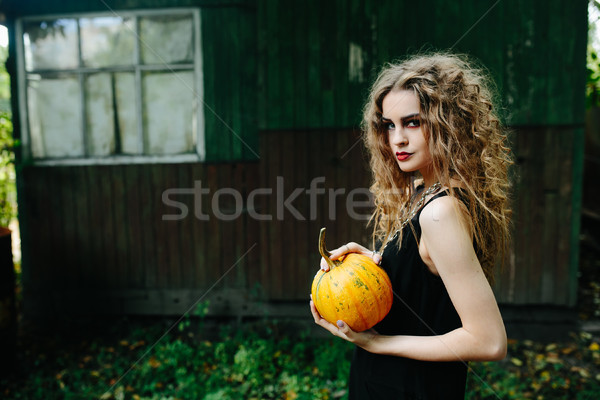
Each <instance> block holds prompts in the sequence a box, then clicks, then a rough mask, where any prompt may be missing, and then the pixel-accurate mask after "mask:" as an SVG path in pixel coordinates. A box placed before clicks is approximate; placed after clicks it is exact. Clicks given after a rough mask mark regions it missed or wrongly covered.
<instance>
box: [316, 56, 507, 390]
mask: <svg viewBox="0 0 600 400" xmlns="http://www.w3.org/2000/svg"><path fill="white" fill-rule="evenodd" d="M363 130H364V139H365V144H366V147H367V149H368V152H369V154H370V165H371V169H372V172H373V184H372V186H371V191H372V193H373V195H374V198H375V211H374V213H373V216H372V219H371V222H372V223H373V225H374V231H373V243H374V244H375V243H377V244H379V246H378V247H377V249H376V250H377V251H375V250H370V249H367V248H366V247H363V246H361V245H359V244H357V243H347V244H345V245H343V246H342V247H340V248H338V249H336V250H334V251H333V252H332V253H333V255H332V258H334V259H335V258H339V257H341V256H343V255H344V254H346V253H350V252H357V253H362V254H365V255H369V256H371V257H372V258H373V260H374V261H375V262H376V263H378V264H380V265H381V267H382V268H384V269H385V271H386V272H387V273H388V275H389V277H390V279H391V281H392V287H393V291H394V303H393V305H392V309H391V311H390V312H389V314H388V315H387V316H386V317H385V318H384V319H383V320H382V321H381V322H380V323H379V324H377V325H376V326H375V327H374V328H373V329H371V330H369V331H365V332H353V331H352V330H351V329H350V328H349V327H348V325H346V324H345V323H344V321H338V322H337V326H336V325H333V324H330V323H329V322H327V321H326V320H324V319H323V318H321V316H320V315H319V313H318V311H317V310H316V308H315V306H314V304H313V302H312V301H311V302H310V306H311V311H312V314H313V317H314V319H315V322H316V323H317V324H318V325H320V326H322V327H323V328H325V329H327V330H328V331H330V332H331V333H332V334H334V335H336V336H339V337H341V338H343V339H345V340H348V341H350V342H352V343H354V344H356V346H357V347H356V349H355V353H354V356H353V360H352V368H351V372H350V379H349V389H350V399H357V400H370V399H394V400H397V399H445V400H447V399H462V398H464V394H465V383H466V375H467V362H468V361H470V360H477V361H482V360H500V359H502V358H504V357H505V355H506V332H505V329H504V324H503V322H502V317H501V315H500V312H499V310H498V306H497V304H496V300H495V298H494V294H493V292H492V289H491V287H490V283H489V282H490V281H492V277H493V272H492V270H493V267H494V264H495V262H496V261H497V260H498V258H499V257H498V256H501V255H502V254H503V251H504V248H505V246H506V243H507V241H508V235H509V217H510V210H509V208H508V188H509V182H508V176H507V168H508V166H509V164H510V163H511V161H510V150H509V149H508V147H507V144H506V141H507V139H506V132H505V130H504V128H503V127H502V125H501V124H500V122H499V119H498V116H497V115H496V111H495V110H494V108H493V105H492V95H491V92H490V90H489V85H488V82H487V81H486V78H485V75H484V74H483V73H482V72H481V71H480V70H477V69H475V68H473V67H472V66H471V65H470V64H469V63H468V62H467V61H465V60H464V59H463V58H462V57H458V56H455V55H449V54H439V53H437V54H432V55H425V56H415V57H412V58H410V59H408V60H406V61H404V62H402V63H399V64H389V65H387V66H386V67H385V68H384V69H383V70H382V71H381V73H380V74H379V76H378V78H377V80H376V81H375V83H374V84H373V87H372V89H371V93H370V96H369V100H368V102H367V104H366V106H365V109H364V117H363ZM321 268H322V269H325V270H327V269H328V266H327V264H326V263H325V262H324V260H322V261H321Z"/></svg>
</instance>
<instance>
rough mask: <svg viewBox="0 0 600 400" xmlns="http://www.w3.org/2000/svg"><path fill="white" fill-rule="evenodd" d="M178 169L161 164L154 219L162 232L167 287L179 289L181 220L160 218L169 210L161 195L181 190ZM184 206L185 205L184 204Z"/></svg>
mask: <svg viewBox="0 0 600 400" xmlns="http://www.w3.org/2000/svg"><path fill="white" fill-rule="evenodd" d="M178 168H179V166H178V165H176V164H163V165H161V168H160V170H161V175H162V179H161V180H160V181H158V182H157V183H158V184H159V186H158V187H157V190H156V196H155V201H156V202H157V207H156V209H157V210H158V214H159V215H160V217H159V218H157V219H156V221H157V224H158V225H159V230H160V231H162V232H164V235H165V238H164V246H165V256H166V257H165V258H166V260H167V277H168V279H167V281H168V287H170V288H179V287H181V285H182V283H183V279H182V278H183V277H182V274H183V272H182V260H181V257H182V246H183V245H184V244H183V237H182V236H181V225H182V223H183V220H185V219H186V218H187V217H186V218H184V219H183V220H177V221H164V220H163V219H162V216H163V215H165V214H166V213H167V212H169V210H168V209H167V208H166V205H165V204H164V203H163V202H162V194H163V193H164V191H165V190H168V189H171V188H178V189H179V188H182V187H183V186H182V184H181V183H180V181H179V172H178V171H177V169H178ZM178 197H179V200H178V201H184V202H185V200H186V197H187V196H178ZM184 204H185V203H184Z"/></svg>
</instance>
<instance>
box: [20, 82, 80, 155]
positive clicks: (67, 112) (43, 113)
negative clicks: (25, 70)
mask: <svg viewBox="0 0 600 400" xmlns="http://www.w3.org/2000/svg"><path fill="white" fill-rule="evenodd" d="M30 78H34V76H32V77H30ZM79 95H80V90H79V80H78V79H77V78H76V77H66V78H65V77H60V78H57V79H44V80H39V79H29V80H28V84H27V96H28V97H27V100H28V104H27V105H28V115H29V130H30V135H31V148H32V153H33V157H34V158H46V157H48V158H54V157H78V156H83V155H84V150H83V139H82V134H81V103H80V101H79Z"/></svg>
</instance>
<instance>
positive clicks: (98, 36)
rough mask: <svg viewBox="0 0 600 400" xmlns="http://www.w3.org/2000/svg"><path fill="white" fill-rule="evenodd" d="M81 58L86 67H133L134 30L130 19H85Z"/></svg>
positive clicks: (80, 21)
mask: <svg viewBox="0 0 600 400" xmlns="http://www.w3.org/2000/svg"><path fill="white" fill-rule="evenodd" d="M79 26H80V29H81V57H82V59H83V64H84V65H85V66H86V67H108V66H118V65H133V64H134V62H135V33H134V32H135V31H134V26H133V20H132V19H131V18H125V19H123V18H119V17H103V18H82V19H80V20H79Z"/></svg>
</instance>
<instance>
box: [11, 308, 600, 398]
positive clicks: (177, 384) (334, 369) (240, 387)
mask: <svg viewBox="0 0 600 400" xmlns="http://www.w3.org/2000/svg"><path fill="white" fill-rule="evenodd" d="M90 325H92V326H93V327H92V328H91V329H90ZM168 327H169V325H168V324H167V323H166V322H165V321H164V320H160V321H158V322H157V320H127V319H120V320H118V321H114V320H106V321H96V322H94V323H92V324H87V325H86V326H85V328H86V330H84V329H83V328H84V327H82V326H77V327H75V326H74V325H73V326H72V328H73V329H71V330H61V331H56V332H45V333H44V334H43V335H40V334H39V333H38V334H37V335H32V336H29V337H22V338H21V342H20V345H19V346H20V350H21V357H20V363H19V364H20V369H19V370H18V371H17V373H16V374H15V375H13V376H10V377H3V378H2V379H0V397H3V398H6V399H28V400H30V399H31V400H33V399H44V400H47V399H67V400H73V399H118V400H124V399H135V400H142V399H143V400H150V399H152V400H159V399H169V400H174V399H181V400H184V399H194V400H195V399H204V400H217V399H219V400H221V399H224V400H227V399H236V400H237V399H298V400H302V399H306V400H309V399H310V400H312V399H337V398H340V399H344V398H346V397H347V393H346V379H347V375H348V369H349V366H350V357H351V353H352V345H350V344H348V343H346V342H344V341H342V340H339V339H336V338H333V337H331V338H325V339H323V338H316V337H313V336H311V335H310V334H309V330H308V329H305V330H300V332H299V333H298V332H297V331H296V332H291V331H290V329H289V325H288V324H286V323H285V322H278V321H273V320H269V321H255V322H253V323H247V324H244V325H241V326H237V324H231V323H224V324H222V326H221V328H220V330H219V331H218V332H217V333H216V334H215V333H214V332H213V333H212V334H210V335H209V334H208V333H207V332H208V329H205V327H203V326H202V319H192V318H186V319H185V320H183V321H182V322H180V323H179V324H178V325H176V326H175V329H173V330H171V331H170V332H169V334H167V335H166V336H164V337H162V339H160V340H159V341H158V343H157V344H156V346H153V344H154V343H155V341H156V340H158V339H159V338H161V336H162V335H163V334H164V332H165V331H166V330H167V328H168ZM470 366H471V368H472V371H471V372H470V374H469V380H468V390H467V392H468V395H467V399H498V398H500V399H580V400H583V399H597V398H598V397H599V395H600V338H599V337H594V336H592V335H590V334H587V333H578V334H573V335H572V336H571V338H570V340H568V341H565V342H562V343H547V344H542V343H537V342H532V341H527V340H526V341H515V340H511V341H510V343H509V355H508V357H507V358H506V359H505V360H504V361H502V362H498V363H470Z"/></svg>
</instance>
